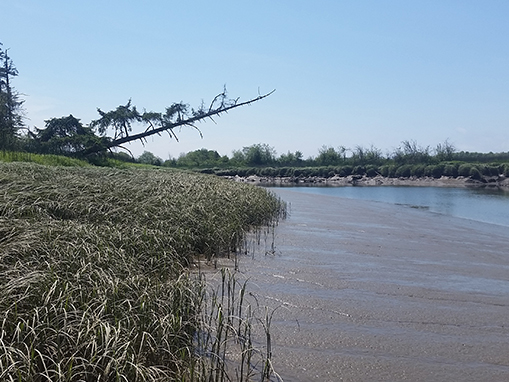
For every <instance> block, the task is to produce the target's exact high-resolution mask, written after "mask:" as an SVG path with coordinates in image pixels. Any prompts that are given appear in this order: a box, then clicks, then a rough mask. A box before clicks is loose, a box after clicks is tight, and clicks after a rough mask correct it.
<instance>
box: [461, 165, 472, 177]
mask: <svg viewBox="0 0 509 382" xmlns="http://www.w3.org/2000/svg"><path fill="white" fill-rule="evenodd" d="M470 170H472V165H470V164H468V163H464V164H462V165H460V166H459V167H458V176H470Z"/></svg>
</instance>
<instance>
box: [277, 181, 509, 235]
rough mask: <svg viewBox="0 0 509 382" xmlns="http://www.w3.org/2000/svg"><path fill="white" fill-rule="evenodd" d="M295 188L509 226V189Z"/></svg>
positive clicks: (307, 191)
mask: <svg viewBox="0 0 509 382" xmlns="http://www.w3.org/2000/svg"><path fill="white" fill-rule="evenodd" d="M285 188H286V189H291V190H292V191H297V192H305V193H312V194H318V195H327V196H336V197H341V198H349V199H361V200H370V201H377V202H383V203H391V204H398V205H403V206H407V207H411V208H417V209H423V210H429V211H430V212H434V213H440V214H444V215H449V216H455V217H460V218H465V219H471V220H476V221H481V222H485V223H491V224H498V225H503V226H507V227H509V190H503V189H500V188H478V187H475V188H466V187H461V188H454V187H405V186H382V187H291V188H289V187H285Z"/></svg>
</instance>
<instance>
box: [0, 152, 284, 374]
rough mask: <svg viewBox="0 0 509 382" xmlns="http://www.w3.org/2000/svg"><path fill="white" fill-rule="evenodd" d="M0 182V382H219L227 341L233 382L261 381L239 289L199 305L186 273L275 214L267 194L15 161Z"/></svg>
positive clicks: (276, 206)
mask: <svg viewBox="0 0 509 382" xmlns="http://www.w3.org/2000/svg"><path fill="white" fill-rule="evenodd" d="M4 157H5V155H4ZM32 158H33V157H32ZM18 159H19V158H18ZM0 184H2V198H0V312H1V313H0V314H1V317H0V331H1V336H0V343H1V346H0V379H1V380H5V381H45V380H48V381H49V380H52V381H77V380H83V381H167V380H186V381H205V380H206V381H219V380H224V379H225V378H226V377H225V375H226V374H225V373H226V369H225V368H226V365H227V354H228V352H227V351H226V347H229V346H232V344H236V345H235V346H237V347H239V348H240V349H241V350H242V365H240V364H239V363H237V364H236V367H237V368H236V370H230V371H231V372H232V373H240V374H238V375H242V376H241V377H240V378H239V379H240V380H247V378H248V376H252V375H253V373H254V372H255V371H256V372H258V373H259V374H260V375H261V377H263V376H266V375H267V374H268V373H270V370H269V369H267V367H266V366H265V365H270V359H267V358H266V353H265V352H263V353H260V352H258V351H257V350H256V349H255V348H254V346H253V344H252V341H251V338H250V336H249V334H250V330H251V328H252V326H253V325H254V323H255V321H256V319H255V318H254V317H255V310H256V306H252V307H251V306H249V305H248V299H247V298H244V291H245V285H243V284H239V282H238V281H236V280H235V278H234V277H233V276H232V275H228V274H226V273H225V274H224V275H223V284H222V286H221V285H220V288H224V289H223V290H222V291H221V290H218V291H216V292H214V293H212V294H207V292H206V289H205V284H204V280H203V279H202V278H200V277H199V275H194V274H193V273H192V272H190V270H189V268H187V265H189V264H190V263H191V262H193V260H194V259H196V257H197V256H205V257H207V258H209V259H211V258H214V257H215V256H220V255H230V254H232V253H237V252H239V251H241V250H242V248H243V246H244V245H245V244H246V243H245V240H246V233H247V232H249V231H252V230H257V229H258V230H259V229H261V228H262V227H267V226H270V225H272V224H274V223H275V222H276V221H277V219H278V218H280V217H282V216H283V215H284V212H285V207H284V204H283V203H282V202H281V201H279V200H278V199H277V198H275V197H274V196H272V195H271V194H270V193H268V192H267V191H266V190H263V189H260V188H255V187H249V186H246V185H242V184H237V183H233V182H228V181H224V180H221V179H218V178H213V177H208V176H204V175H200V174H190V173H183V172H181V171H172V170H169V169H160V170H157V169H153V168H152V169H144V168H127V169H111V168H97V167H93V166H83V167H50V166H43V165H38V164H35V163H20V162H3V163H2V162H0ZM236 287H237V289H235V288H236ZM225 291H230V293H227V292H225ZM207 307H208V308H207ZM206 308H207V309H206ZM262 323H263V320H262ZM255 365H258V366H259V367H258V368H257V369H256V368H254V367H255ZM261 377H260V378H261Z"/></svg>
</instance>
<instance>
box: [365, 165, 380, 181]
mask: <svg viewBox="0 0 509 382" xmlns="http://www.w3.org/2000/svg"><path fill="white" fill-rule="evenodd" d="M366 175H367V176H368V177H370V178H374V177H375V176H377V175H378V167H377V166H373V165H370V166H368V167H367V168H366Z"/></svg>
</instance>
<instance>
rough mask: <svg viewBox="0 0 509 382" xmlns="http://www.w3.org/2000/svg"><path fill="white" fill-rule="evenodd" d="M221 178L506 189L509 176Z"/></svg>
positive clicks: (306, 183)
mask: <svg viewBox="0 0 509 382" xmlns="http://www.w3.org/2000/svg"><path fill="white" fill-rule="evenodd" d="M224 178H227V179H231V180H234V181H236V182H242V183H252V184H256V185H260V186H269V187H270V186H278V187H285V186H287V187H296V186H299V187H302V186H313V187H315V186H324V187H348V186H359V187H363V186H370V187H372V186H413V187H490V188H491V187H493V188H509V178H507V177H505V176H492V177H486V176H483V177H482V178H481V179H480V180H477V179H473V178H471V177H461V176H459V177H456V178H454V177H447V176H442V177H440V178H433V177H420V178H419V177H408V178H404V177H400V178H388V177H383V176H381V175H377V176H375V177H368V176H366V175H362V176H361V175H349V176H345V177H341V176H333V177H331V178H325V177H317V176H312V177H268V176H258V175H251V176H247V177H240V176H238V175H236V176H226V177H224Z"/></svg>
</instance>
